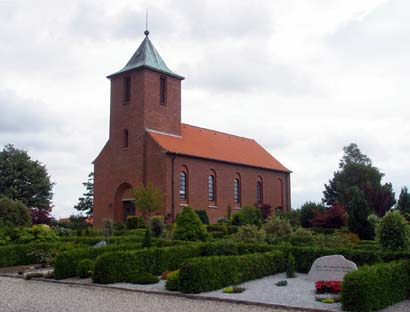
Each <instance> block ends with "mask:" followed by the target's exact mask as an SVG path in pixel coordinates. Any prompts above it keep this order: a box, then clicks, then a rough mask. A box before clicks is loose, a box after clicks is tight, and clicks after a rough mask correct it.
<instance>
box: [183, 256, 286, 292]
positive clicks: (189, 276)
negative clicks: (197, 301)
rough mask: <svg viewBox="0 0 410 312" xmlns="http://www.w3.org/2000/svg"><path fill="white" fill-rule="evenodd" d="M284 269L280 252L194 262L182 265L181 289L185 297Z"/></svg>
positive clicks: (199, 259) (283, 260)
mask: <svg viewBox="0 0 410 312" xmlns="http://www.w3.org/2000/svg"><path fill="white" fill-rule="evenodd" d="M285 267H286V266H285V259H284V255H283V253H282V252H279V251H275V252H269V253H256V254H249V255H242V256H214V257H206V258H194V259H189V260H187V261H186V262H184V263H183V264H182V266H181V268H180V271H179V278H180V279H179V288H180V290H181V291H182V292H184V293H200V292H205V291H211V290H216V289H220V288H223V287H227V286H229V285H233V284H239V283H242V282H245V281H248V280H252V279H257V278H261V277H264V276H267V275H271V274H275V273H279V272H283V271H284V270H285Z"/></svg>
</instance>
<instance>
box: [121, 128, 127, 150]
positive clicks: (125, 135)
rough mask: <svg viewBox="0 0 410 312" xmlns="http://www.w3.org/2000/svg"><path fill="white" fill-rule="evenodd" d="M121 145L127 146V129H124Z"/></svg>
mask: <svg viewBox="0 0 410 312" xmlns="http://www.w3.org/2000/svg"><path fill="white" fill-rule="evenodd" d="M122 147H123V148H128V129H124V133H123V143H122Z"/></svg>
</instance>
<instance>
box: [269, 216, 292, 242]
mask: <svg viewBox="0 0 410 312" xmlns="http://www.w3.org/2000/svg"><path fill="white" fill-rule="evenodd" d="M263 229H264V230H265V232H266V234H267V240H268V241H269V242H270V243H278V242H281V241H287V240H288V239H289V236H290V234H291V233H292V231H293V230H292V226H291V225H290V223H289V221H288V220H285V219H280V218H278V217H273V218H270V219H268V222H267V223H265V224H264V225H263Z"/></svg>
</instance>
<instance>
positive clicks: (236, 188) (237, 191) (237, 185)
mask: <svg viewBox="0 0 410 312" xmlns="http://www.w3.org/2000/svg"><path fill="white" fill-rule="evenodd" d="M233 202H234V204H236V205H235V206H236V207H237V206H240V205H241V177H240V175H239V173H237V174H236V175H235V177H234V179H233Z"/></svg>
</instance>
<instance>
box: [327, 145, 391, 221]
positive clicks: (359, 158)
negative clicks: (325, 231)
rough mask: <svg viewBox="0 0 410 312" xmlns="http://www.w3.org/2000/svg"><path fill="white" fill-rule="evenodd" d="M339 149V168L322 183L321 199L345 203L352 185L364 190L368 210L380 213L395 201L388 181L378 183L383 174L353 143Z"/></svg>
mask: <svg viewBox="0 0 410 312" xmlns="http://www.w3.org/2000/svg"><path fill="white" fill-rule="evenodd" d="M343 150H344V155H343V158H342V159H341V161H340V163H339V170H338V171H336V172H335V173H334V176H333V179H332V180H329V184H327V185H325V191H324V192H323V195H324V199H323V201H324V202H326V203H327V204H328V205H332V204H334V203H340V204H342V205H348V204H349V203H350V202H351V200H352V194H351V190H352V188H355V187H356V188H358V189H359V190H360V191H361V192H363V193H364V197H365V200H366V201H367V204H368V206H369V208H370V210H372V211H374V212H375V213H377V214H378V215H379V216H383V215H384V214H385V212H386V211H387V210H389V209H390V208H391V207H392V206H393V205H394V203H395V199H394V192H393V190H392V186H391V184H389V183H386V184H384V185H382V184H381V179H382V177H383V175H384V174H383V173H381V172H380V171H379V169H378V168H376V167H374V166H372V162H371V160H370V159H369V158H368V157H367V156H366V155H364V154H362V153H361V152H360V150H359V148H358V146H357V145H356V144H354V143H352V144H350V145H348V146H346V147H344V148H343Z"/></svg>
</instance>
